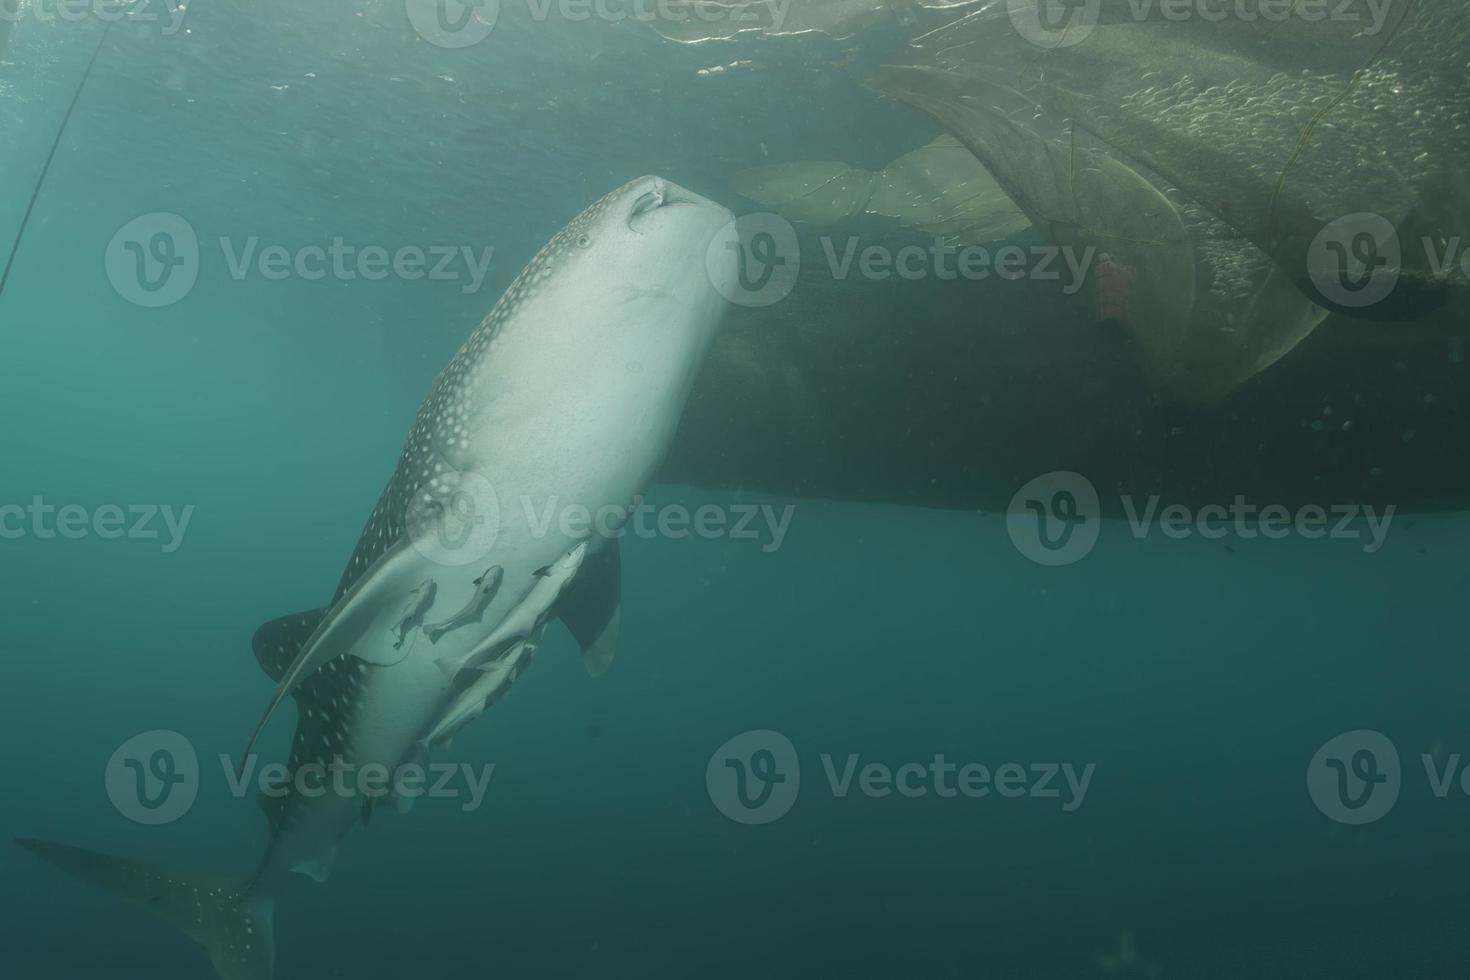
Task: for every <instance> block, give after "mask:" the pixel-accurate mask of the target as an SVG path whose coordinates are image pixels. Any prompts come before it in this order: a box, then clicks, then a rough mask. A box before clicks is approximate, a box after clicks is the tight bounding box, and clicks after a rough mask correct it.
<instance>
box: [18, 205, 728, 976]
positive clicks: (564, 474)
mask: <svg viewBox="0 0 1470 980" xmlns="http://www.w3.org/2000/svg"><path fill="white" fill-rule="evenodd" d="M735 235H736V232H735V225H734V219H733V217H732V216H731V214H730V213H729V212H728V211H727V210H726V209H725V208H723V207H721V206H720V205H718V204H715V203H714V202H712V201H709V200H706V199H705V198H702V197H700V196H698V195H696V194H694V193H692V192H690V191H688V190H685V189H684V188H682V187H679V186H678V185H676V184H673V183H671V182H669V181H667V180H664V179H662V178H659V177H652V176H649V177H643V178H640V179H638V180H634V181H632V182H631V183H629V184H627V185H625V186H623V187H621V188H619V189H618V190H615V191H613V192H612V193H610V194H608V195H607V196H606V197H604V198H603V199H602V200H601V201H599V202H597V203H596V204H594V205H592V206H591V207H590V208H588V209H587V210H586V211H584V212H583V213H582V214H581V215H579V216H578V217H577V218H575V219H574V220H573V221H572V222H571V223H570V224H568V225H567V226H566V228H564V229H563V230H562V231H561V232H560V233H559V234H557V235H556V236H555V237H554V238H553V239H552V240H551V241H550V242H549V243H548V244H547V245H546V246H545V247H544V248H543V249H542V250H541V251H540V252H539V253H538V254H537V255H536V257H535V258H534V259H533V260H532V261H531V263H530V265H528V266H527V267H526V268H525V270H524V271H523V272H521V274H520V275H519V276H518V277H517V278H516V279H515V280H514V282H513V283H512V284H511V285H510V287H509V288H508V289H507V290H506V292H505V294H504V295H503V296H502V297H501V299H500V300H499V302H498V303H497V304H496V305H495V307H494V308H493V309H492V310H491V312H490V314H489V315H488V316H487V317H486V318H485V320H484V321H483V322H482V323H481V324H480V325H479V327H478V328H477V329H476V330H475V331H474V332H473V333H472V335H471V336H470V338H469V339H468V341H467V342H466V343H465V344H464V346H463V347H462V348H461V350H460V351H459V353H458V354H457V355H456V356H455V358H454V359H453V360H452V361H451V362H450V364H449V366H448V367H447V368H445V370H444V371H443V373H442V374H441V375H440V376H439V378H438V379H437V381H436V382H435V383H434V385H433V388H432V390H431V391H430V392H429V395H428V398H427V399H426V400H425V401H424V403H423V405H422V407H421V409H420V410H419V413H418V417H417V419H416V421H415V422H414V424H413V427H412V429H411V431H410V432H409V435H408V438H407V440H406V443H405V445H404V447H403V451H402V454H401V455H400V457H399V460H398V464H397V468H396V469H395V471H394V473H393V476H392V478H391V480H390V481H389V483H388V485H387V487H386V489H385V490H384V491H383V493H382V495H381V497H380V499H379V501H378V504H377V507H376V508H375V509H374V511H373V512H372V514H371V516H370V517H369V518H368V521H367V524H366V526H365V528H364V529H363V531H362V534H361V536H360V538H359V540H358V543H357V547H356V549H355V550H354V552H353V553H352V555H351V558H350V560H349V561H348V563H347V567H346V570H345V571H344V573H343V575H342V577H341V580H340V582H339V583H338V586H337V590H336V593H335V595H334V597H333V599H332V601H331V602H330V603H329V604H328V605H327V606H324V607H321V608H318V609H314V610H311V611H307V612H299V613H293V614H290V615H287V616H283V617H281V618H278V619H275V620H272V621H270V622H268V623H266V624H264V625H263V626H261V627H260V628H259V629H258V630H257V631H256V634H255V637H254V642H253V648H254V652H255V656H256V659H257V660H258V661H259V663H260V666H261V667H262V668H263V669H264V671H265V672H266V674H267V675H268V676H269V677H270V678H271V679H272V680H273V681H275V682H276V690H275V693H274V695H273V696H272V697H271V699H270V702H269V705H268V707H267V709H266V710H265V712H264V716H263V717H262V719H261V722H260V724H259V725H257V727H256V730H255V734H254V736H252V738H251V741H250V746H249V748H247V756H249V754H250V752H252V751H253V748H254V745H255V740H256V738H257V737H259V735H260V733H261V732H262V731H263V730H264V729H265V726H266V724H267V722H268V721H269V720H270V719H271V718H272V717H273V716H274V712H275V710H276V708H277V707H278V706H279V705H281V704H282V703H284V702H285V701H286V700H288V699H291V700H294V701H295V704H296V709H297V719H296V730H295V736H294V739H293V741H292V743H291V749H290V761H289V765H288V767H287V772H288V773H289V774H299V773H302V772H304V771H306V768H305V767H311V766H315V767H325V766H329V765H345V766H353V767H356V768H357V770H358V771H362V769H363V768H364V767H366V766H369V765H377V766H382V767H386V768H387V769H388V770H390V771H392V770H394V769H395V768H397V767H401V766H404V765H407V764H409V763H411V762H414V761H416V760H422V759H423V758H424V757H425V756H426V754H427V753H428V752H429V751H430V750H432V749H434V748H436V747H438V746H440V745H442V744H444V743H445V742H447V740H448V739H449V738H451V737H452V736H453V735H454V733H455V732H456V731H457V730H458V729H460V728H461V727H462V726H463V725H465V724H467V723H468V722H469V721H471V720H472V719H474V718H476V717H478V716H479V715H480V714H481V713H483V711H484V710H485V709H486V708H487V707H488V706H489V705H490V704H492V703H494V702H495V701H496V700H497V699H498V698H500V697H502V696H504V694H505V693H506V691H507V690H508V689H509V688H510V686H511V685H512V684H513V683H514V682H515V680H516V679H517V678H518V677H519V676H520V675H521V673H522V672H523V671H524V670H525V669H526V667H527V665H528V664H529V663H530V661H531V658H532V656H533V654H534V652H535V650H536V647H537V645H538V643H539V642H540V638H541V636H542V633H543V631H544V630H545V629H546V627H547V624H548V623H549V622H550V621H551V620H553V619H557V620H560V621H561V622H562V623H563V624H565V626H566V627H567V628H568V630H569V632H570V633H571V635H572V637H573V639H575V640H576V642H577V644H578V645H579V646H580V647H581V649H582V651H583V655H584V657H585V658H586V661H587V666H588V669H589V671H591V672H593V673H599V672H601V671H602V670H603V669H605V668H606V667H607V665H608V663H609V662H610V661H611V659H612V656H613V653H614V652H615V649H616V644H617V633H618V624H619V620H620V614H619V610H620V606H621V602H620V593H621V571H620V560H619V555H618V546H617V540H616V537H615V536H608V537H600V536H598V535H597V534H595V533H594V532H593V531H592V529H591V528H585V529H584V528H583V526H582V525H580V524H577V525H574V524H573V523H572V522H557V521H552V522H549V523H546V522H539V521H534V520H532V519H531V518H532V517H534V516H535V515H536V513H537V512H538V511H542V512H544V510H543V505H544V504H546V503H547V502H553V501H554V502H557V505H559V506H565V507H576V508H588V509H590V510H591V512H593V513H599V512H603V511H604V510H605V509H606V508H609V507H612V508H616V507H628V506H630V505H631V504H632V502H633V499H634V498H635V496H636V495H637V494H638V493H640V492H641V491H642V490H643V488H644V487H645V486H646V485H647V484H648V483H649V481H650V480H651V478H652V477H653V474H654V471H655V469H656V468H657V467H658V466H659V464H660V462H661V461H662V459H663V456H664V454H665V452H666V451H667V449H668V446H669V445H670V443H671V441H672V439H673V436H674V430H675V427H676V425H677V424H678V422H679V419H680V416H681V415H682V413H683V409H684V405H685V402H686V400H687V398H688V394H689V390H690V387H691V386H692V384H693V382H694V379H695V376H696V374H697V372H698V370H699V367H700V364H701V362H702V361H703V359H704V357H705V354H706V353H707V351H708V350H709V348H710V346H711V344H712V342H713V339H714V336H715V333H716V331H717V330H718V327H719V324H720V321H721V319H722V317H723V314H724V312H725V306H726V304H725V301H724V299H723V297H724V296H728V295H731V294H732V292H733V290H734V289H735V287H736V278H737V268H736V262H737V258H736V255H737V253H736V249H735V248H734V247H733V246H735V245H736V240H735ZM521 502H529V503H533V504H535V507H530V506H519V504H520V503H521ZM246 762H247V763H248V759H247V760H246ZM318 788H319V787H318ZM267 789H268V790H270V791H267V792H262V794H261V798H260V804H261V808H262V809H263V810H264V812H265V814H266V816H267V818H268V820H269V822H270V827H271V831H272V833H271V837H270V842H269V844H268V845H267V847H266V850H265V853H264V855H263V856H262V857H261V858H260V861H259V863H258V866H257V867H256V870H255V871H254V873H253V874H252V875H249V876H245V877H241V878H234V879H230V878H222V877H220V876H215V875H208V876H206V875H198V874H194V873H187V872H176V871H169V870H164V869H162V868H155V867H152V866H149V865H145V864H143V863H140V862H137V861H130V860H126V859H123V858H118V857H113V856H110V855H106V854H101V853H97V852H93V851H88V850H83V849H80V848H76V847H71V846H67V845H63V844H57V843H52V842H49V841H42V840H35V839H24V840H21V841H20V843H21V845H22V846H24V847H25V848H27V849H28V850H30V851H32V852H33V853H35V854H37V855H39V856H40V857H42V858H44V859H46V860H49V861H50V862H52V863H54V864H55V865H57V866H59V867H60V868H61V869H63V870H65V871H67V872H69V873H71V874H73V875H75V876H76V877H78V878H81V879H83V880H84V881H87V882H89V883H91V884H94V885H97V886H100V887H102V888H104V889H106V890H109V891H112V892H114V893H117V894H119V895H121V896H123V897H125V898H128V899H131V900H134V901H136V902H138V903H141V904H143V905H145V906H146V907H148V908H150V909H152V910H153V911H154V912H156V913H157V914H159V915H160V916H162V917H163V918H164V919H166V920H168V921H170V922H172V923H174V924H175V925H176V926H177V927H178V928H180V929H181V930H182V931H183V932H184V933H185V934H186V935H188V936H189V937H190V938H192V939H194V940H195V941H196V942H198V943H200V944H201V945H203V946H204V947H205V949H206V950H207V952H208V953H209V956H210V959H211V960H212V962H213V964H214V967H215V970H216V972H217V973H218V975H219V976H220V977H221V978H222V980H266V978H269V977H271V976H272V975H273V971H274V960H275V951H274V942H273V938H272V937H273V920H274V907H275V895H276V894H277V893H278V892H279V891H280V886H281V884H282V883H283V881H285V880H286V879H287V878H288V876H289V875H291V874H294V873H300V874H304V875H307V876H309V877H311V878H314V879H316V880H317V881H324V880H326V878H327V876H328V874H329V873H330V871H331V868H332V864H333V861H334V860H335V857H336V853H337V846H338V843H339V842H340V841H341V839H342V838H343V837H344V836H345V835H346V834H347V832H348V831H349V830H350V829H351V828H353V827H354V826H356V825H357V824H359V823H363V824H366V823H367V822H368V821H369V820H370V819H371V816H372V811H373V806H374V802H375V800H376V799H377V798H378V797H377V795H376V794H369V793H364V792H363V791H362V789H361V786H359V787H357V788H354V789H352V790H351V791H348V792H339V791H332V792H316V791H313V792H305V791H303V787H302V786H301V785H300V784H299V782H298V781H294V780H292V779H290V778H287V779H286V780H285V781H284V782H282V783H280V784H278V785H275V786H272V787H268V788H267ZM335 789H340V787H336V788H335ZM400 796H401V794H400ZM398 802H399V804H400V808H403V804H404V803H405V802H406V801H404V800H403V799H399V801H398Z"/></svg>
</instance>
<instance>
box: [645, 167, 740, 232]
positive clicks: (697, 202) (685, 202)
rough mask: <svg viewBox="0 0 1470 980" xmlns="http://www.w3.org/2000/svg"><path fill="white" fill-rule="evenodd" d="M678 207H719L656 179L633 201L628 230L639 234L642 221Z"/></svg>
mask: <svg viewBox="0 0 1470 980" xmlns="http://www.w3.org/2000/svg"><path fill="white" fill-rule="evenodd" d="M678 207H711V208H715V207H719V205H718V204H716V203H715V202H714V201H711V200H709V199H708V198H705V197H700V196H699V195H698V194H696V193H694V192H693V191H690V190H686V189H685V188H683V187H680V186H679V185H678V184H673V183H670V182H668V181H666V180H663V179H662V178H658V177H655V178H653V179H652V180H650V181H649V184H648V187H647V188H646V189H645V190H644V191H643V193H641V194H639V195H638V196H637V197H636V198H634V199H633V204H632V207H631V208H630V209H629V211H628V219H627V224H628V228H629V229H630V230H631V231H633V232H635V233H639V234H641V232H639V228H638V226H639V224H640V223H641V219H645V218H647V217H648V216H649V215H651V214H653V213H654V212H656V211H661V210H665V209H668V208H678Z"/></svg>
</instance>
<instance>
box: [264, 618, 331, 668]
mask: <svg viewBox="0 0 1470 980" xmlns="http://www.w3.org/2000/svg"><path fill="white" fill-rule="evenodd" d="M326 614H327V610H326V609H325V608H322V609H311V610H308V611H307V612H299V613H292V614H291V615H289V616H282V617H281V618H280V619H273V620H271V621H270V622H268V623H262V624H261V625H260V628H259V629H257V630H256V631H255V637H254V639H253V640H252V641H251V647H252V648H253V649H254V650H255V659H256V661H257V662H258V663H259V664H260V669H261V670H263V671H265V673H266V676H267V677H269V678H270V679H271V680H273V681H276V682H277V683H280V680H281V678H282V677H283V676H285V673H286V668H287V667H289V666H291V661H293V660H295V659H296V655H297V654H298V653H300V652H301V648H302V647H303V646H305V644H306V641H307V640H308V639H309V638H310V637H311V634H312V633H315V632H316V628H317V627H318V626H320V625H321V622H322V617H323V616H325V615H326Z"/></svg>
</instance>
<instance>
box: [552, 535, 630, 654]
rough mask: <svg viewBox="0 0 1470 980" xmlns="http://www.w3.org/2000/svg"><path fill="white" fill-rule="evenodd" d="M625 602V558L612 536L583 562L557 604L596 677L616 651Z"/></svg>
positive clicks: (558, 612)
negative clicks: (623, 559) (623, 558)
mask: <svg viewBox="0 0 1470 980" xmlns="http://www.w3.org/2000/svg"><path fill="white" fill-rule="evenodd" d="M622 603H623V561H622V554H621V551H620V549H619V548H618V542H617V540H616V539H613V540H611V541H608V542H607V543H606V544H605V545H603V546H602V548H600V549H599V550H598V551H597V553H596V554H594V555H592V556H591V557H589V558H588V559H587V561H585V562H584V563H583V564H582V568H581V570H580V572H579V573H578V574H577V578H576V581H574V582H573V583H572V586H571V588H569V589H567V591H566V594H565V595H564V596H562V598H561V601H560V602H559V603H558V604H557V607H556V614H557V616H559V617H560V618H561V621H562V622H563V623H565V624H566V627H567V629H568V630H570V631H571V634H572V636H573V637H574V638H575V639H576V641H577V645H578V646H580V647H581V648H582V662H583V663H584V664H585V665H586V667H587V673H589V674H591V675H592V676H593V677H597V676H598V675H600V674H603V673H605V672H606V671H607V669H608V667H609V666H611V665H612V662H613V657H614V656H615V655H616V654H617V646H618V628H619V625H620V623H621V620H622V615H621V611H622Z"/></svg>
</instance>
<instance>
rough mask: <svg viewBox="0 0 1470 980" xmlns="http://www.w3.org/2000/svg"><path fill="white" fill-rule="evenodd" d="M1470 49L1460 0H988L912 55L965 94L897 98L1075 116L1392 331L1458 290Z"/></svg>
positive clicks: (935, 90) (1293, 275) (980, 132)
mask: <svg viewBox="0 0 1470 980" xmlns="http://www.w3.org/2000/svg"><path fill="white" fill-rule="evenodd" d="M1049 18H1050V19H1049ZM1467 52H1470V5H1467V4H1464V3H1463V2H1461V0H1188V2H1187V3H1183V4H1181V3H1179V2H1177V0H1157V2H1148V0H1083V2H1079V3H1073V4H1068V5H1066V6H1063V5H1062V4H1060V3H1057V2H1055V0H1026V2H1022V0H990V2H988V3H985V4H984V5H983V6H982V7H980V8H979V9H977V10H975V11H973V12H972V13H970V14H968V15H967V16H965V17H963V18H960V19H958V20H957V21H955V22H954V23H952V24H950V25H948V26H946V27H944V28H941V29H939V30H937V31H934V32H931V33H930V34H928V35H926V36H924V37H921V38H919V39H918V40H917V41H916V42H915V43H914V46H913V51H912V52H911V53H912V54H913V55H915V57H914V58H913V63H914V65H916V66H919V67H923V68H926V69H928V70H929V72H930V74H929V76H928V78H933V79H937V78H938V77H939V76H943V77H944V79H945V82H950V81H953V82H956V83H958V84H943V83H940V82H938V81H935V82H930V81H926V80H923V76H913V75H909V76H905V77H904V80H902V81H896V82H895V84H894V85H893V87H892V88H891V89H890V91H892V94H895V95H897V96H898V97H899V98H902V99H905V100H906V101H916V100H915V99H913V98H910V95H911V94H914V93H917V94H924V93H926V92H927V93H928V96H927V101H928V103H929V105H928V106H926V108H928V109H929V111H931V112H935V110H936V108H937V109H939V110H940V111H941V112H944V111H945V109H944V107H943V106H940V105H937V104H936V101H935V100H936V96H938V97H940V98H948V99H949V100H951V101H953V100H954V99H956V98H958V99H960V100H962V101H963V102H970V101H983V102H985V103H987V104H989V105H998V106H1001V107H1005V108H1007V109H1011V110H1014V109H1016V108H1018V107H1022V108H1024V107H1031V108H1034V109H1035V110H1036V111H1037V113H1039V116H1040V118H1039V119H1038V120H1036V121H1038V122H1039V123H1041V125H1037V126H1035V127H1032V128H1034V129H1035V130H1036V131H1037V132H1038V133H1041V134H1043V135H1046V134H1048V133H1049V131H1050V133H1051V134H1052V135H1054V136H1055V135H1057V134H1056V133H1055V129H1054V128H1052V127H1048V126H1047V125H1046V123H1048V122H1051V123H1056V122H1059V121H1067V122H1068V123H1069V124H1070V123H1075V125H1076V126H1077V127H1079V128H1081V129H1083V130H1085V131H1086V132H1087V133H1089V134H1092V135H1093V136H1095V137H1096V138H1097V139H1098V140H1100V141H1101V142H1102V143H1103V144H1105V145H1106V147H1108V148H1109V150H1111V151H1116V152H1117V153H1118V154H1119V155H1120V156H1122V157H1124V158H1126V159H1127V160H1129V161H1131V162H1132V163H1133V164H1134V165H1135V166H1137V167H1140V168H1145V169H1146V170H1147V171H1148V172H1149V174H1150V177H1152V178H1154V182H1155V183H1156V184H1157V185H1159V186H1164V185H1168V186H1172V187H1174V188H1177V189H1178V190H1179V191H1181V192H1182V194H1183V195H1184V196H1185V197H1187V198H1188V199H1189V200H1190V201H1191V202H1193V204H1194V206H1197V207H1198V208H1200V209H1203V210H1205V211H1207V212H1209V213H1210V214H1211V215H1212V216H1213V217H1214V218H1216V219H1218V220H1219V222H1221V223H1223V224H1224V225H1226V226H1228V227H1229V228H1230V229H1231V230H1232V231H1234V232H1235V233H1236V234H1237V235H1239V236H1240V237H1242V238H1245V239H1246V240H1248V241H1249V242H1251V243H1252V244H1254V245H1255V246H1256V247H1257V248H1258V249H1260V250H1261V251H1263V252H1264V253H1265V254H1267V255H1268V256H1270V258H1271V259H1273V260H1274V261H1275V263H1276V264H1277V265H1278V266H1279V267H1280V269H1281V270H1282V271H1283V272H1284V273H1285V275H1286V276H1287V277H1288V278H1289V279H1290V280H1291V281H1292V282H1293V283H1295V284H1296V285H1297V286H1298V288H1300V289H1301V290H1302V291H1303V292H1304V293H1305V294H1306V295H1308V296H1309V297H1310V298H1311V299H1312V300H1313V301H1315V302H1317V303H1320V304H1322V305H1324V306H1326V307H1329V308H1331V309H1334V310H1338V311H1340V312H1345V313H1348V314H1350V315H1353V316H1358V317H1366V318H1377V319H1390V320H1392V319H1405V318H1412V317H1415V316H1419V315H1422V314H1423V313H1425V312H1427V311H1428V310H1430V309H1432V308H1434V307H1435V306H1437V305H1439V304H1441V303H1443V302H1444V301H1445V300H1446V299H1447V298H1448V297H1449V296H1451V295H1452V294H1455V293H1462V292H1463V290H1464V287H1465V285H1466V279H1467V273H1466V269H1465V268H1464V263H1462V262H1461V263H1457V262H1454V261H1446V256H1447V250H1449V249H1450V246H1452V245H1455V244H1456V243H1457V240H1458V239H1459V238H1460V236H1462V235H1463V232H1464V228H1465V225H1466V218H1467V217H1470V184H1467V177H1466V175H1465V173H1464V171H1463V167H1462V162H1463V160H1464V159H1465V157H1466V150H1467V149H1470V99H1467V94H1470V91H1467V89H1470V85H1467V70H1470V66H1467V62H1470V53H1467ZM879 84H880V87H884V88H888V85H887V84H886V83H885V82H883V81H881V80H880V82H879ZM941 92H943V93H944V95H943V96H939V93H941ZM945 114H946V115H952V113H948V112H946V113H945ZM1029 121H1030V120H1028V123H1029ZM987 134H988V127H985V126H983V125H982V126H980V127H979V128H976V129H973V130H972V131H969V132H961V133H956V135H958V136H960V137H961V138H962V139H964V140H965V142H966V144H967V145H969V146H971V148H972V149H973V148H975V146H976V144H977V143H979V142H982V141H983V140H984V139H985V138H986V136H987ZM1061 135H1065V134H1061ZM1018 162H1020V161H1012V163H1013V164H1014V163H1018ZM1033 162H1034V161H1033ZM1038 203H1042V204H1046V205H1051V206H1053V207H1055V206H1060V205H1062V204H1063V202H1062V201H1059V200H1050V201H1045V202H1038ZM1054 213H1055V212H1054ZM1365 235H1368V236H1370V238H1371V241H1370V240H1369V238H1365V237H1364V236H1365ZM1234 278H1236V279H1237V280H1238V282H1237V285H1239V286H1243V285H1244V284H1245V279H1244V278H1243V277H1240V276H1236V277H1234Z"/></svg>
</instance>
